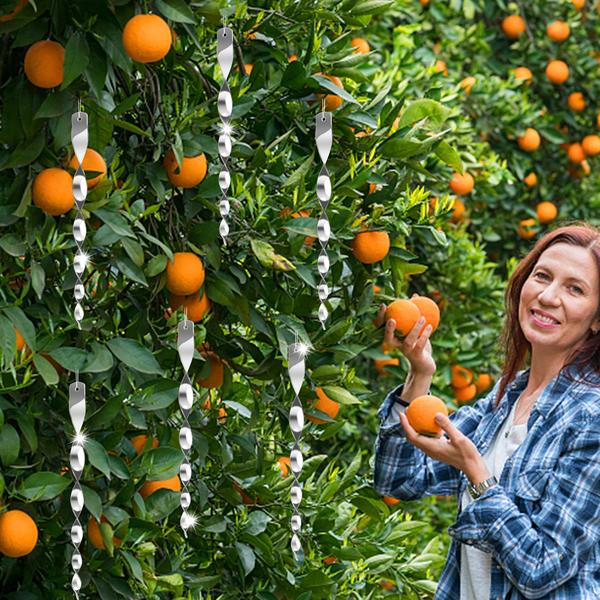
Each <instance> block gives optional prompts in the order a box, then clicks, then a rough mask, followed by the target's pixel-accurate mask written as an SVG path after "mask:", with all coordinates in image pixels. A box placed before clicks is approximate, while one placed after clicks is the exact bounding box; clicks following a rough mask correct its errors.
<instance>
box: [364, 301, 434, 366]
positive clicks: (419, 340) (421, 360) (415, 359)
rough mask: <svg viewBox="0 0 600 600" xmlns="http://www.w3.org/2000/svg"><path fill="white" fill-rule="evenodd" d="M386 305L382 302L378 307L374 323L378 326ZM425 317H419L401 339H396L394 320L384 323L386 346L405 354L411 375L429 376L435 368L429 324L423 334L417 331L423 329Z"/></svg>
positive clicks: (383, 319)
mask: <svg viewBox="0 0 600 600" xmlns="http://www.w3.org/2000/svg"><path fill="white" fill-rule="evenodd" d="M386 310H387V306H386V305H385V304H382V305H381V306H380V307H379V311H378V313H377V316H376V317H375V325H376V326H377V327H380V326H381V325H382V324H383V322H384V321H385V311H386ZM424 324H425V319H423V317H420V319H419V320H417V322H416V323H415V324H414V326H413V328H412V329H411V330H410V331H409V332H408V334H407V335H406V337H405V338H404V339H403V340H400V339H398V338H397V337H396V336H395V335H394V332H395V331H396V321H395V320H394V319H389V320H388V321H387V323H386V324H385V337H384V341H385V343H386V344H387V346H388V348H390V349H392V348H400V352H402V354H404V356H406V358H407V360H408V362H409V363H410V369H411V372H412V374H413V375H423V376H429V377H431V376H432V375H433V374H434V373H435V370H436V368H437V367H436V364H435V361H434V360H433V354H432V348H431V342H430V341H429V336H430V335H431V325H427V327H426V328H425V329H424V330H423V334H422V335H419V331H421V329H423V325H424Z"/></svg>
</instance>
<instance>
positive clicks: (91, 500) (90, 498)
mask: <svg viewBox="0 0 600 600" xmlns="http://www.w3.org/2000/svg"><path fill="white" fill-rule="evenodd" d="M81 491H82V492H83V501H84V503H85V507H86V508H87V509H88V510H89V511H90V512H91V513H92V515H93V516H94V517H95V518H96V521H98V522H100V519H101V517H102V500H101V499H100V496H99V495H98V494H97V493H96V492H95V491H94V490H93V489H91V488H89V487H87V486H86V485H82V486H81Z"/></svg>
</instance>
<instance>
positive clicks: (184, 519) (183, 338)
mask: <svg viewBox="0 0 600 600" xmlns="http://www.w3.org/2000/svg"><path fill="white" fill-rule="evenodd" d="M177 351H178V353H179V360H180V361H181V365H182V366H183V379H182V380H181V384H180V385H179V408H180V409H181V414H182V416H183V422H182V424H181V428H180V430H179V446H180V447H181V451H182V452H183V459H182V461H181V465H180V467H179V478H180V479H181V494H180V496H179V504H180V505H181V510H182V512H181V519H180V525H181V529H183V535H184V536H185V537H186V538H187V534H188V530H189V529H190V528H192V527H193V526H194V525H195V522H196V519H195V517H194V516H193V515H192V514H191V513H190V512H189V510H188V509H189V508H190V505H191V503H192V498H191V495H190V492H189V489H188V484H189V482H190V480H191V478H192V465H191V463H190V451H191V449H192V442H193V436H192V430H191V428H190V422H189V416H190V411H191V410H192V406H193V403H194V390H193V388H192V382H191V381H190V377H189V374H188V372H189V370H190V365H191V364H192V359H193V357H194V322H193V321H190V320H189V319H188V318H187V310H186V311H185V315H184V318H183V320H181V321H179V325H178V327H177Z"/></svg>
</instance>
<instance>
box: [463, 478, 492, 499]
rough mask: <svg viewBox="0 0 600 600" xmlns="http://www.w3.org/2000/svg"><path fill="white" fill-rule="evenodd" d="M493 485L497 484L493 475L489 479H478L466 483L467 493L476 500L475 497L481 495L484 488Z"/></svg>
mask: <svg viewBox="0 0 600 600" xmlns="http://www.w3.org/2000/svg"><path fill="white" fill-rule="evenodd" d="M495 485H498V480H497V479H496V477H495V476H494V475H492V476H491V477H490V478H489V479H486V480H485V481H480V482H479V483H477V484H475V485H473V484H472V483H469V484H468V485H467V489H468V490H469V494H470V495H471V498H473V500H477V498H479V496H481V494H483V492H485V491H486V490H489V489H490V488H491V487H494V486H495Z"/></svg>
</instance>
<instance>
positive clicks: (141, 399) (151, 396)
mask: <svg viewBox="0 0 600 600" xmlns="http://www.w3.org/2000/svg"><path fill="white" fill-rule="evenodd" d="M178 389H179V385H178V384H177V383H175V382H174V381H171V380H165V379H159V380H156V381H154V382H148V385H147V386H146V387H144V389H143V390H141V391H140V392H138V393H136V394H134V395H133V396H132V398H131V402H132V404H133V405H134V406H137V408H139V409H140V410H143V411H155V410H160V409H162V408H167V406H170V405H171V404H173V402H175V400H177V390H178Z"/></svg>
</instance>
